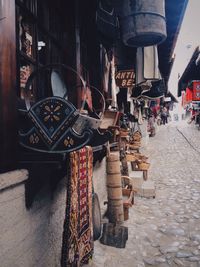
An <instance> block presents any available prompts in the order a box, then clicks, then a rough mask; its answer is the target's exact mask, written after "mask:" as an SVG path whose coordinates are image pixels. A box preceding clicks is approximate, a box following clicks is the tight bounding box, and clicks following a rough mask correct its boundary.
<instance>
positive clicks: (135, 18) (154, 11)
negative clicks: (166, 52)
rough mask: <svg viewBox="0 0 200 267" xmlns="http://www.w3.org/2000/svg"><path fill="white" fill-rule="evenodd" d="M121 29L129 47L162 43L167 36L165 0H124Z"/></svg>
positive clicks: (125, 42)
mask: <svg viewBox="0 0 200 267" xmlns="http://www.w3.org/2000/svg"><path fill="white" fill-rule="evenodd" d="M120 27H121V32H122V39H123V42H124V44H125V45H127V46H135V47H144V46H150V45H156V44H160V43H162V42H163V41H164V40H165V39H166V36H167V33H166V19H165V5H164V0H124V1H123V4H122V15H121V16H120Z"/></svg>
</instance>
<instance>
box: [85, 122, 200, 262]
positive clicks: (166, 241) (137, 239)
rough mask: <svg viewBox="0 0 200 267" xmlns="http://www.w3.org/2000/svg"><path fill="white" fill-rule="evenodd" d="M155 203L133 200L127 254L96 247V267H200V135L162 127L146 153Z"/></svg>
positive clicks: (181, 126) (183, 127)
mask: <svg viewBox="0 0 200 267" xmlns="http://www.w3.org/2000/svg"><path fill="white" fill-rule="evenodd" d="M144 152H145V154H146V155H148V156H149V161H150V163H151V167H150V171H149V179H151V180H154V181H155V184H156V198H155V199H153V198H149V199H147V198H141V197H136V198H135V205H134V206H133V207H132V208H130V210H129V220H128V221H127V222H126V223H125V225H126V226H128V231H129V237H128V241H127V244H126V248H125V249H117V248H113V247H109V246H104V245H102V244H100V242H99V241H96V242H95V253H94V257H93V261H92V262H91V264H90V265H89V266H92V267H103V266H104V267H117V266H118V267H142V266H155V267H156V266H158V267H165V266H166V267H167V266H174V267H175V266H185V267H198V266H200V210H199V203H200V173H199V165H200V131H198V129H197V128H196V126H195V125H188V124H187V123H186V122H181V123H176V124H175V123H170V124H168V125H166V126H160V127H159V131H158V133H157V134H156V136H155V137H153V138H151V139H150V142H149V144H148V146H147V148H146V150H145V151H144Z"/></svg>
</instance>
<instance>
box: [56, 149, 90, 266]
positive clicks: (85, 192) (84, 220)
mask: <svg viewBox="0 0 200 267" xmlns="http://www.w3.org/2000/svg"><path fill="white" fill-rule="evenodd" d="M92 163H93V154H92V148H91V147H84V148H82V149H80V150H78V151H75V152H71V153H70V177H69V178H68V185H67V206H66V218H65V223H64V232H63V247H62V259H61V266H62V267H79V266H82V265H83V264H87V263H88V261H89V259H90V258H91V257H92V254H93V225H92V169H93V167H92Z"/></svg>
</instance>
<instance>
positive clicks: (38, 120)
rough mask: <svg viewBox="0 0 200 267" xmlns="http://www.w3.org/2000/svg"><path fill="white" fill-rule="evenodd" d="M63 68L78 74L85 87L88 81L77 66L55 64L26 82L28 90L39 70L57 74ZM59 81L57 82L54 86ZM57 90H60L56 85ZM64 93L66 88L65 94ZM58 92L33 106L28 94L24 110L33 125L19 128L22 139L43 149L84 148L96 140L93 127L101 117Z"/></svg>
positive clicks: (40, 149) (35, 73)
mask: <svg viewBox="0 0 200 267" xmlns="http://www.w3.org/2000/svg"><path fill="white" fill-rule="evenodd" d="M60 67H62V68H64V69H65V70H70V71H72V72H73V73H75V74H76V75H77V76H78V77H79V79H80V81H81V83H82V87H83V89H84V90H85V88H86V86H85V82H84V80H83V79H82V77H81V76H80V75H78V74H77V72H76V71H75V70H74V69H72V68H71V67H68V66H65V65H60V64H59V65H57V64H54V65H48V66H45V67H43V68H41V69H39V70H37V71H35V72H33V73H32V74H31V75H30V77H29V79H28V81H27V83H26V86H25V92H28V90H29V87H30V85H31V84H32V82H33V79H34V78H35V77H36V76H37V74H38V73H40V74H41V73H42V72H45V71H50V70H51V71H53V73H54V76H55V72H56V69H57V68H60ZM56 75H57V74H56ZM51 78H52V76H51ZM54 78H55V77H54ZM57 78H58V77H56V79H57ZM57 80H58V79H57ZM53 81H55V79H53ZM55 84H56V83H54V82H53V86H55ZM60 84H61V83H60ZM64 88H65V87H64ZM57 89H58V88H57ZM53 92H56V93H58V91H57V90H55V88H54V90H53ZM63 92H64V91H63V88H62V94H63ZM58 95H59V96H52V97H48V98H45V99H42V100H40V101H39V102H36V103H34V104H33V105H32V106H31V103H30V100H29V98H28V97H25V103H26V109H27V110H26V111H24V110H23V113H26V115H27V119H28V123H29V127H28V129H26V130H22V129H20V131H19V142H20V144H21V145H22V146H24V147H26V148H29V149H31V150H36V151H41V152H48V153H65V152H71V151H74V150H77V149H80V148H82V147H83V146H85V145H86V144H88V143H89V141H90V140H91V139H92V136H93V130H96V129H98V127H99V125H100V123H101V120H100V119H99V118H98V117H97V118H92V117H89V116H86V115H82V114H81V113H80V111H79V110H77V109H76V108H75V106H74V105H73V104H72V103H71V102H70V101H68V100H67V99H65V98H64V96H63V97H61V95H60V94H58ZM83 105H84V103H83ZM77 121H78V122H79V130H78V131H77V129H76V128H77V127H75V124H76V122H77Z"/></svg>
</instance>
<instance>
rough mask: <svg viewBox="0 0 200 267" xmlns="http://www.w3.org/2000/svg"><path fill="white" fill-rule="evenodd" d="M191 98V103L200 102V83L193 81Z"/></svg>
mask: <svg viewBox="0 0 200 267" xmlns="http://www.w3.org/2000/svg"><path fill="white" fill-rule="evenodd" d="M192 83H193V86H192V89H193V96H192V101H200V81H193V82H192Z"/></svg>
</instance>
